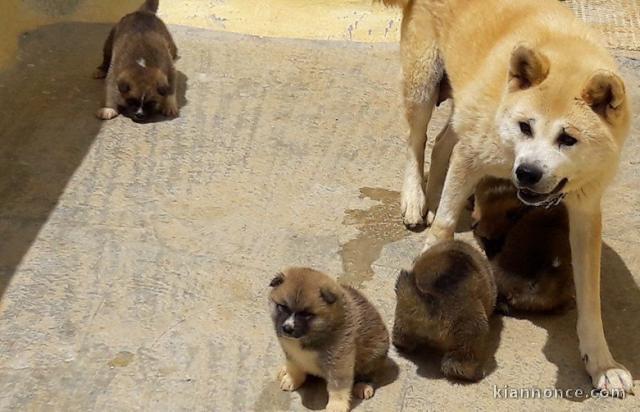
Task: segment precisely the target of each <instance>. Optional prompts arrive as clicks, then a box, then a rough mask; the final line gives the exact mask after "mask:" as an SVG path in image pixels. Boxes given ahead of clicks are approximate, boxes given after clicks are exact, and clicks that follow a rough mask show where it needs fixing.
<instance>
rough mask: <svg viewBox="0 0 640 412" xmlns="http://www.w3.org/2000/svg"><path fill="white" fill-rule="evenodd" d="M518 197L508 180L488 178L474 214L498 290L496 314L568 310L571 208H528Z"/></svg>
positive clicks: (477, 234)
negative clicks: (569, 209)
mask: <svg viewBox="0 0 640 412" xmlns="http://www.w3.org/2000/svg"><path fill="white" fill-rule="evenodd" d="M516 192H517V191H516V188H515V186H513V184H512V183H511V181H510V180H506V179H496V178H484V179H482V181H480V183H479V184H478V187H477V188H476V194H475V206H474V209H473V213H472V218H473V220H474V223H473V234H474V236H475V238H476V240H477V241H478V243H479V244H480V246H482V248H483V249H484V251H485V253H486V254H487V257H488V258H489V260H490V262H491V268H492V271H493V275H494V278H495V280H496V285H497V286H498V308H499V309H500V311H502V312H503V313H510V312H511V311H513V310H515V311H540V312H544V311H553V310H556V309H561V308H563V307H566V306H567V305H568V304H570V303H571V302H572V301H573V299H574V296H575V289H574V286H573V278H572V275H573V270H572V267H571V246H570V245H569V219H568V216H567V208H566V207H565V206H564V204H562V203H561V204H559V205H557V206H554V207H551V208H549V209H546V208H541V207H538V208H536V207H532V206H527V205H525V204H523V203H522V202H520V200H518V195H517V193H516Z"/></svg>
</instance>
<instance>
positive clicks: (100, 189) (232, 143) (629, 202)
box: [0, 23, 640, 411]
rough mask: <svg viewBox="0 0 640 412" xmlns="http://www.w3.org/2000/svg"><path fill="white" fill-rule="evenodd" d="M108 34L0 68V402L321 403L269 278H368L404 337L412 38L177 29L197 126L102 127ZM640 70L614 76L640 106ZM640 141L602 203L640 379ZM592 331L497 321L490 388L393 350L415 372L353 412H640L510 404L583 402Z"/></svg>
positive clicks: (618, 340) (28, 52) (46, 43)
mask: <svg viewBox="0 0 640 412" xmlns="http://www.w3.org/2000/svg"><path fill="white" fill-rule="evenodd" d="M108 29H109V26H107V25H99V24H79V23H65V24H58V25H52V26H46V27H42V28H39V29H37V30H35V31H32V32H29V33H28V34H25V35H23V36H22V38H21V40H20V46H19V48H20V49H19V54H18V61H17V62H16V64H15V65H14V66H13V67H12V68H9V69H6V70H4V71H2V72H0V91H1V92H2V95H3V97H4V98H3V99H2V101H0V105H1V107H0V139H1V141H2V143H3V144H2V146H1V147H0V233H1V234H2V242H1V244H0V274H1V276H2V278H1V279H2V282H1V288H0V290H1V292H2V293H1V294H2V296H1V300H0V409H2V410H136V409H144V410H215V411H231V410H233V411H248V410H257V411H269V410H274V411H275V410H304V409H305V407H308V408H311V409H322V408H323V407H324V403H323V402H324V401H325V400H326V397H325V395H324V390H323V388H322V384H321V383H319V382H317V381H316V382H310V383H309V384H308V385H305V387H304V389H303V390H301V391H300V392H297V393H292V394H289V393H283V392H281V391H280V390H279V389H278V385H277V384H276V382H275V379H274V377H275V373H276V370H277V367H278V365H279V364H280V363H281V362H282V353H281V351H280V349H279V347H278V345H277V342H276V339H275V337H274V335H273V332H272V329H271V324H270V319H269V315H268V313H267V305H266V295H267V284H268V282H269V280H270V279H271V277H272V275H273V273H274V272H275V271H276V270H278V269H280V268H282V267H283V266H285V265H290V264H299V265H311V266H314V267H316V268H318V269H321V270H325V271H328V272H330V273H332V274H334V275H336V276H340V277H342V278H343V279H344V280H345V281H349V282H352V283H355V284H358V285H359V286H360V287H361V289H362V290H363V291H364V292H365V293H366V294H367V295H368V296H369V297H370V298H371V300H372V301H373V302H374V303H375V304H376V305H377V306H378V307H379V309H380V311H381V312H382V314H383V316H384V318H385V320H386V321H387V324H388V325H391V322H392V313H393V308H394V301H393V287H392V286H393V283H394V281H395V276H396V274H397V271H398V269H399V268H400V267H402V266H405V265H408V264H409V263H410V261H411V259H412V258H413V256H414V255H415V254H416V253H417V252H418V251H419V249H420V246H421V240H422V235H420V234H412V233H410V232H407V231H405V230H404V229H403V228H402V226H401V223H400V220H399V211H398V209H399V205H398V203H399V200H398V192H397V191H398V190H399V188H400V184H401V174H402V163H403V159H404V140H405V134H406V130H405V129H406V125H405V123H404V120H403V117H402V106H401V99H400V96H399V92H400V87H399V84H400V83H399V80H400V75H399V71H400V63H399V60H398V47H397V45H386V44H375V45H362V44H354V43H347V42H344V43H343V42H322V41H303V40H270V39H260V38H255V37H248V36H243V35H234V34H225V33H216V32H211V31H205V30H200V29H193V28H185V27H177V26H174V27H172V30H173V32H174V34H175V37H176V40H177V43H178V44H179V46H180V49H181V55H182V58H181V60H180V61H179V62H178V68H179V70H180V71H181V72H182V73H183V75H182V83H183V84H182V87H181V89H182V93H183V94H184V96H183V98H182V104H183V107H182V115H181V117H179V118H177V119H175V120H172V121H164V122H159V123H153V124H145V125H139V124H135V123H133V122H131V121H129V120H128V119H126V118H117V119H115V120H113V121H110V122H107V123H101V122H99V121H98V120H96V119H95V118H94V117H93V112H94V110H95V109H96V108H97V107H98V104H99V101H100V100H101V89H102V83H101V82H100V81H96V80H93V79H91V72H92V69H93V67H95V65H96V64H97V63H98V60H99V50H100V47H101V43H102V41H103V39H104V37H105V36H106V33H107V32H108ZM71 46H72V47H71ZM636 57H637V56H636V55H635V54H633V53H625V57H620V63H621V65H622V67H623V72H624V73H625V75H626V76H627V79H628V87H627V88H628V90H629V92H630V93H631V94H632V95H633V98H634V100H635V102H636V107H640V101H639V100H640V88H639V86H640V76H638V73H639V72H638V69H640V62H639V61H638V60H637V58H636ZM445 117H446V108H443V109H440V110H438V113H436V116H435V119H434V121H433V123H432V128H433V129H432V132H431V134H432V135H434V131H435V130H437V129H439V128H440V127H441V126H442V122H443V121H444V119H445ZM639 129H640V122H639V121H637V120H636V122H635V124H634V130H633V133H632V137H631V138H630V139H629V141H628V144H627V147H626V150H625V152H624V156H623V160H622V165H621V170H620V173H619V176H618V178H617V180H616V183H615V185H614V186H613V187H612V188H611V190H610V191H609V194H608V196H607V197H606V199H605V201H604V203H605V236H604V251H603V255H604V256H603V271H604V276H603V298H604V304H603V306H604V321H605V327H606V332H607V336H608V338H609V341H610V343H611V347H612V351H613V352H614V354H615V356H616V357H617V358H618V360H619V361H621V362H623V363H624V364H625V365H626V366H627V367H628V368H629V369H630V370H631V371H632V373H633V374H634V376H636V378H637V377H640V357H639V356H638V353H637V350H638V348H639V347H640V332H639V331H640V289H639V287H638V285H639V284H640V250H639V249H640V234H639V233H640V230H639V229H640V216H639V215H638V210H639V209H640V190H639V189H638V183H639V182H640V158H639V157H638V153H639V152H640V144H639V143H638V140H637V138H636V136H637V134H638V130H639ZM574 323H575V312H569V313H567V314H564V315H561V316H552V317H528V318H519V319H516V318H498V317H496V318H495V319H494V321H493V324H492V326H493V343H494V347H495V348H496V353H495V356H494V360H493V361H492V362H491V363H492V364H493V367H492V372H491V373H490V374H489V375H488V376H487V378H486V379H485V380H483V381H482V382H480V383H478V384H472V385H458V384H452V383H450V382H448V381H447V380H444V379H442V378H441V377H440V375H439V373H438V366H437V364H435V363H433V362H429V361H428V360H419V361H418V363H417V364H416V363H413V362H411V361H409V360H407V359H404V358H401V357H399V356H397V354H396V353H395V352H393V353H392V357H393V359H394V360H395V362H396V363H397V365H398V369H399V371H398V372H399V373H398V376H397V377H395V379H394V380H393V382H391V383H389V384H388V385H387V386H385V387H383V388H381V389H380V390H379V391H378V393H377V394H376V396H375V397H374V398H373V399H372V400H370V401H366V402H363V403H362V404H360V405H359V406H358V410H371V411H391V410H407V411H409V410H411V411H414V410H415V411H421V410H436V409H445V408H446V409H449V410H460V409H484V410H494V409H496V408H504V407H508V408H525V407H526V408H527V409H531V410H549V409H555V408H560V409H563V410H582V409H589V410H595V409H598V410H599V409H602V408H611V409H630V410H631V409H636V410H637V409H638V408H639V407H640V401H639V400H638V398H637V397H629V398H628V399H626V400H624V401H619V400H612V399H604V400H595V399H589V400H585V399H571V400H567V399H565V400H500V399H494V389H493V388H494V386H497V387H498V388H502V387H504V386H505V385H509V386H511V387H539V388H562V389H568V388H581V389H588V388H589V381H588V379H587V376H586V375H585V374H584V373H583V371H582V366H581V363H580V359H579V355H578V351H577V341H576V335H575V332H574ZM391 378H392V379H393V376H392V377H391Z"/></svg>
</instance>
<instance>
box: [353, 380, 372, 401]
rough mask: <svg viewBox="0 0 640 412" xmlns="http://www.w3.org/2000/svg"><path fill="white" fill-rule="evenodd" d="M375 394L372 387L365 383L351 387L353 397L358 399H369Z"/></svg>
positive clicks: (358, 383)
mask: <svg viewBox="0 0 640 412" xmlns="http://www.w3.org/2000/svg"><path fill="white" fill-rule="evenodd" d="M375 392H376V390H375V389H374V387H373V385H371V384H370V383H366V382H356V383H355V384H354V385H353V396H355V397H356V398H358V399H371V398H372V397H373V394H374V393H375Z"/></svg>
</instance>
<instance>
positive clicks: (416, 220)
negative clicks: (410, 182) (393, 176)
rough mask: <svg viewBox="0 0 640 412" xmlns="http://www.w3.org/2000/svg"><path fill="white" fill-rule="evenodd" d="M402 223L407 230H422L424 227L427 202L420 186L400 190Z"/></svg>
mask: <svg viewBox="0 0 640 412" xmlns="http://www.w3.org/2000/svg"><path fill="white" fill-rule="evenodd" d="M400 208H401V210H402V222H403V223H404V225H405V226H406V228H407V229H409V230H422V229H424V228H425V227H426V224H427V222H426V220H425V216H426V214H427V200H426V198H425V195H424V191H423V190H422V186H421V185H416V186H415V187H408V186H407V185H405V187H404V188H403V189H402V199H401V201H400Z"/></svg>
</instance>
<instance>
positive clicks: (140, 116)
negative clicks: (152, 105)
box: [134, 112, 144, 120]
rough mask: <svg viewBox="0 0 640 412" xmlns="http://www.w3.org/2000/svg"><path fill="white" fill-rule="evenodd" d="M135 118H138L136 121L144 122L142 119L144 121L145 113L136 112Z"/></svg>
mask: <svg viewBox="0 0 640 412" xmlns="http://www.w3.org/2000/svg"><path fill="white" fill-rule="evenodd" d="M134 116H135V117H136V119H138V120H142V119H144V113H142V112H136V113H135V114H134Z"/></svg>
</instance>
